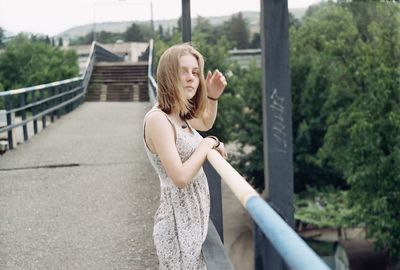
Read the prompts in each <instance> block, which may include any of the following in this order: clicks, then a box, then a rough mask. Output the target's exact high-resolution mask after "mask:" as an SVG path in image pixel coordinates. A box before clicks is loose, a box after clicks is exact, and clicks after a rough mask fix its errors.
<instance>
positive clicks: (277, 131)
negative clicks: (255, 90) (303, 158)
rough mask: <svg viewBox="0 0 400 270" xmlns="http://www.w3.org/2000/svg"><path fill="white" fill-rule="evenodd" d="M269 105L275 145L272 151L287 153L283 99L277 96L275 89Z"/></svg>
mask: <svg viewBox="0 0 400 270" xmlns="http://www.w3.org/2000/svg"><path fill="white" fill-rule="evenodd" d="M270 99H271V104H270V105H269V108H270V112H271V113H272V135H273V137H274V138H275V139H276V143H274V144H273V149H274V150H276V151H278V152H281V153H287V148H288V142H287V133H286V125H285V118H284V112H285V106H284V103H285V99H284V98H283V97H280V96H279V95H278V90H277V89H276V88H275V89H274V91H273V92H272V95H271V97H270Z"/></svg>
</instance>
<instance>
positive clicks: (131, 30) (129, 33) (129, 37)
mask: <svg viewBox="0 0 400 270" xmlns="http://www.w3.org/2000/svg"><path fill="white" fill-rule="evenodd" d="M124 39H125V41H144V35H143V32H142V29H141V27H140V26H139V25H138V24H136V23H132V24H131V26H129V27H128V29H126V31H125V34H124Z"/></svg>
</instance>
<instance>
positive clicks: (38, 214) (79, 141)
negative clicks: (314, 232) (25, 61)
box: [0, 42, 328, 270]
mask: <svg viewBox="0 0 400 270" xmlns="http://www.w3.org/2000/svg"><path fill="white" fill-rule="evenodd" d="M147 54H148V61H149V63H151V62H152V61H151V55H152V42H151V43H150V45H149V50H148V51H147ZM99 61H117V62H118V61H122V59H120V58H119V57H118V56H116V55H113V54H112V53H111V52H107V51H105V50H104V49H103V48H102V47H101V46H99V45H98V44H96V43H94V44H93V47H92V52H91V54H90V56H89V59H88V63H87V68H86V71H85V74H83V75H82V76H81V77H78V78H73V79H70V80H66V81H62V82H56V83H52V84H47V85H41V86H35V87H30V88H25V89H18V90H13V91H7V92H2V93H0V98H2V99H3V100H2V102H3V103H2V104H4V105H5V106H4V107H5V114H6V120H7V121H6V125H5V126H3V127H0V133H2V134H4V133H6V134H7V143H8V146H9V149H10V150H12V151H7V152H6V153H5V154H4V155H2V156H1V157H0V216H1V219H0V241H1V245H0V268H1V269H156V268H157V265H158V263H157V258H156V254H155V250H154V246H153V241H152V227H153V215H154V213H155V211H156V208H157V206H158V196H159V182H158V178H157V175H156V174H155V172H154V171H153V169H152V168H151V166H150V163H149V162H148V159H147V156H146V153H145V150H144V148H143V141H142V120H143V117H144V115H145V113H146V112H147V111H148V110H149V109H150V106H151V103H150V102H148V101H143V100H146V99H148V98H149V99H150V100H152V99H153V98H154V87H155V86H154V79H153V78H152V76H151V65H149V69H148V70H149V72H148V74H149V81H148V83H149V87H148V88H146V90H148V96H143V94H140V93H141V92H140V89H143V87H142V84H141V83H140V82H139V83H138V82H136V81H135V80H133V81H131V82H130V83H132V84H133V86H132V87H131V88H129V87H126V86H121V84H119V83H120V82H119V81H118V80H117V81H115V80H113V79H106V80H105V81H102V82H101V84H102V86H101V87H94V89H97V90H93V91H100V94H99V95H90V91H91V90H90V89H93V88H91V85H93V81H95V83H97V84H98V83H99V81H98V79H99V78H98V77H95V76H93V77H92V73H93V71H94V70H95V66H96V63H97V62H99ZM93 78H96V80H93ZM92 80H93V81H92ZM135 83H136V87H135V86H134V84H135ZM115 84H117V85H119V86H118V87H115V86H116V85H115ZM109 89H114V90H112V91H111V92H112V93H113V94H112V95H109V92H108V91H109ZM115 89H117V90H115ZM135 89H136V90H135ZM115 91H117V92H118V91H119V93H122V92H124V93H125V94H126V92H129V91H132V93H131V94H129V93H128V95H126V96H127V97H129V98H128V99H130V101H132V99H134V98H135V96H136V98H139V100H142V102H140V101H136V102H115V101H114V102H84V100H85V98H87V99H89V97H90V100H93V99H96V98H98V100H100V101H101V100H103V101H107V100H110V99H108V97H109V96H110V97H112V100H115V99H117V100H119V99H120V98H121V97H122V95H119V94H115V93H116V92H115ZM135 91H136V94H135ZM137 91H139V92H137ZM138 93H139V94H138ZM13 115H17V116H20V119H19V120H18V121H16V120H15V117H13ZM61 116H62V117H61ZM58 118H59V119H58ZM56 119H58V120H57V121H55V120H56ZM49 123H51V124H49ZM29 126H31V128H29ZM40 127H41V128H42V131H41V132H40V133H39V134H38V135H37V136H32V135H34V134H36V133H38V131H39V129H40ZM45 127H47V128H45ZM16 129H21V130H22V137H23V140H24V141H25V142H24V143H22V144H20V145H18V146H17V147H15V146H16V139H14V135H15V133H13V132H15V130H16ZM31 131H32V132H31ZM208 160H209V162H210V164H211V166H212V167H213V168H215V170H216V171H213V172H209V173H208V176H209V174H214V176H212V177H209V181H210V179H213V180H212V181H211V182H212V183H211V184H210V191H211V193H212V194H211V200H212V209H211V216H212V219H213V222H214V224H215V228H214V226H211V227H212V228H213V229H211V230H210V231H209V236H208V238H207V240H206V243H205V247H204V253H205V258H206V261H207V265H208V267H209V269H231V263H232V262H235V261H239V263H242V264H240V265H241V266H239V268H237V269H246V268H244V266H243V267H242V265H243V263H244V262H245V261H246V258H245V257H244V255H245V252H240V251H239V252H236V253H231V250H229V254H232V255H234V257H231V258H227V256H226V253H225V252H224V249H223V247H222V242H221V240H223V235H224V234H223V232H222V231H223V226H222V207H221V206H222V205H221V186H219V187H218V181H219V178H220V177H222V178H223V179H224V180H226V182H227V184H228V186H229V188H230V189H231V190H232V191H233V193H232V191H230V190H229V194H230V195H228V196H230V198H232V197H233V195H232V194H235V195H236V196H237V197H238V198H239V199H240V200H235V203H236V205H235V204H234V203H231V201H230V200H231V199H228V201H229V203H228V204H227V205H229V206H228V207H227V208H226V209H227V211H225V210H224V211H225V212H224V217H225V215H226V216H227V217H228V218H226V219H225V226H224V228H227V230H226V231H225V234H226V235H233V237H232V238H229V237H227V239H226V241H225V249H230V248H231V246H230V245H231V243H232V242H234V241H236V239H235V230H236V232H237V231H238V230H241V229H242V228H243V227H241V225H240V224H239V225H238V226H236V228H235V225H234V224H237V223H240V221H239V219H238V218H237V215H238V213H239V215H241V218H242V220H244V221H243V222H246V217H247V215H246V214H243V215H242V214H241V213H242V212H243V211H244V210H243V209H244V208H242V207H240V203H242V205H243V206H245V208H246V209H247V211H248V213H249V215H250V216H251V217H252V218H253V219H254V220H255V222H256V223H257V224H258V225H259V226H260V227H261V228H262V231H263V232H264V234H265V235H266V237H267V238H268V239H269V241H270V242H271V243H272V244H273V245H274V247H275V248H276V250H277V251H278V253H279V256H280V257H282V259H283V260H284V261H285V262H286V264H287V265H288V266H289V267H290V268H291V269H310V270H312V269H328V267H327V266H326V265H325V264H324V263H323V262H322V260H321V259H320V258H319V257H318V256H316V255H315V253H313V251H312V250H311V249H310V248H309V247H308V246H307V245H306V244H305V243H304V242H303V241H302V240H301V239H300V237H298V236H297V235H296V234H295V233H294V231H293V230H292V229H291V228H290V227H289V226H288V225H287V224H286V223H285V222H284V221H283V219H282V218H280V217H279V215H278V214H276V213H275V212H274V211H273V210H272V209H271V208H270V207H269V206H268V204H267V203H266V202H265V201H264V200H263V199H261V198H260V196H259V195H258V194H257V193H256V192H255V191H254V190H253V189H252V188H251V187H250V186H249V185H248V184H247V183H246V181H245V180H244V179H243V178H242V177H241V176H240V175H239V174H238V173H237V172H236V171H235V170H234V169H233V168H232V167H231V166H230V165H229V164H228V163H227V162H226V161H224V160H223V159H222V158H221V157H220V156H219V155H218V153H217V152H216V151H211V152H210V154H209V155H208ZM206 171H209V170H206ZM215 175H216V176H215ZM218 175H219V176H220V177H218ZM217 178H218V181H217V180H214V179H217ZM216 183H217V184H216ZM223 194H226V193H223ZM216 197H217V198H218V197H219V199H217V200H216V199H215V198H216ZM224 199H225V198H224ZM239 201H240V203H239ZM228 209H233V210H232V211H231V212H229V210H228ZM238 209H240V210H238ZM240 211H242V212H240ZM233 213H236V216H235V214H233ZM241 233H243V231H242V232H241ZM228 238H229V240H228ZM232 245H233V244H232ZM227 246H228V248H226V247H227ZM249 258H250V260H251V255H250V257H249V256H248V257H247V260H248V259H249ZM235 265H236V264H235ZM251 265H252V264H251V263H250V266H248V265H247V266H246V267H251ZM247 269H250V268H247Z"/></svg>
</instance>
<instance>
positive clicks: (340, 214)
mask: <svg viewBox="0 0 400 270" xmlns="http://www.w3.org/2000/svg"><path fill="white" fill-rule="evenodd" d="M347 197H348V191H341V190H337V189H334V188H333V187H331V186H327V187H324V188H321V189H320V190H318V189H316V188H312V187H308V188H307V192H306V194H301V196H300V195H296V196H295V218H296V219H297V220H300V221H302V222H304V223H308V224H313V225H315V226H316V227H319V228H323V227H333V228H346V227H347V228H349V227H353V226H354V225H357V224H354V223H353V221H352V216H353V215H354V212H355V211H354V210H353V209H351V208H349V205H348V198H347Z"/></svg>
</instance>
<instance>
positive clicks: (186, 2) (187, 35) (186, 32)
mask: <svg viewBox="0 0 400 270" xmlns="http://www.w3.org/2000/svg"><path fill="white" fill-rule="evenodd" d="M181 28H182V41H183V42H190V41H191V40H192V29H191V28H192V25H191V19H190V0H182V25H181Z"/></svg>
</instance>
